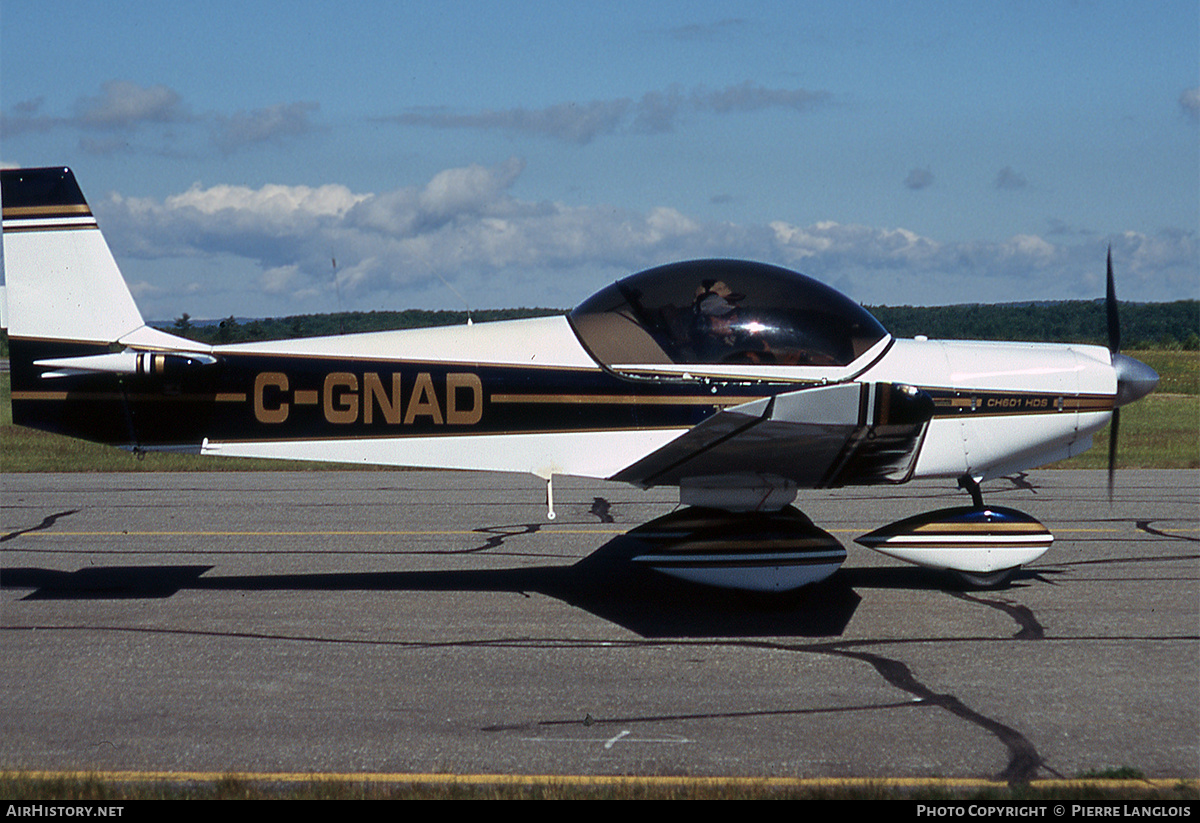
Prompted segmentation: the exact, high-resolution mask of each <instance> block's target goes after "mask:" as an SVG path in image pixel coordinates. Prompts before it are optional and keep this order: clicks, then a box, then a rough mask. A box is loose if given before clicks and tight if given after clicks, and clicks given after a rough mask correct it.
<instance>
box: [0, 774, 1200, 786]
mask: <svg viewBox="0 0 1200 823" xmlns="http://www.w3.org/2000/svg"><path fill="white" fill-rule="evenodd" d="M0 774H3V775H5V776H6V777H10V778H11V777H17V778H23V779H26V780H89V779H92V780H109V781H113V782H119V783H128V782H138V781H146V782H154V781H159V782H163V781H165V782H182V781H189V780H191V781H214V782H215V781H218V780H227V779H230V778H233V779H235V780H247V781H261V782H271V783H310V782H318V781H329V782H334V781H336V782H346V783H423V784H436V785H447V786H453V785H483V786H496V785H502V786H529V785H554V786H562V785H572V786H629V785H633V786H747V787H764V788H822V787H830V788H868V787H885V788H886V787H892V788H938V787H940V788H953V787H957V788H989V787H994V788H998V789H1007V788H1008V783H1006V782H1004V781H1000V780H985V779H981V778H953V777H878V778H873V777H750V776H741V777H716V776H708V777H677V776H645V777H642V776H630V775H608V774H600V775H582V774H563V775H558V774H446V773H442V772H229V771H224V772H203V771H111V772H103V771H90V772H88V771H5V772H0ZM1198 784H1200V781H1197V780H1196V779H1195V778H1179V777H1172V778H1143V779H1138V780H1032V781H1030V783H1029V786H1030V787H1031V788H1035V789H1039V788H1040V789H1049V788H1084V787H1090V788H1104V789H1119V788H1139V789H1144V788H1154V789H1173V788H1176V787H1179V786H1184V787H1188V788H1191V787H1195V786H1197V785H1198Z"/></svg>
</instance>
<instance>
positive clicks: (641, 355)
mask: <svg viewBox="0 0 1200 823" xmlns="http://www.w3.org/2000/svg"><path fill="white" fill-rule="evenodd" d="M569 318H570V321H571V325H572V326H573V327H574V329H575V332H576V334H578V335H579V339H580V340H581V341H582V342H583V344H584V345H585V346H586V347H587V348H588V350H589V351H590V352H591V353H592V355H593V356H595V357H596V359H597V360H598V361H600V363H602V364H603V365H605V366H608V367H610V368H615V367H617V366H621V365H634V364H637V365H642V364H645V365H652V364H677V365H688V364H712V363H741V364H774V365H794V366H845V365H848V364H849V363H852V362H853V361H854V360H856V359H857V358H858V357H859V356H860V355H862V354H863V353H864V352H866V351H867V350H868V349H869V348H871V347H872V346H873V345H874V344H875V343H877V342H879V341H880V340H881V339H883V338H884V337H886V336H887V330H886V329H884V328H883V326H881V325H880V324H879V321H878V320H876V319H875V318H874V317H872V316H871V314H870V312H868V311H867V310H866V309H864V308H863V307H862V306H860V305H858V304H857V303H855V302H854V301H853V300H851V299H850V298H848V297H846V296H845V295H844V294H842V293H841V292H839V291H836V290H835V289H832V288H830V287H829V286H826V285H825V284H824V283H819V282H817V281H816V280H813V279H812V278H811V277H806V276H805V275H803V274H799V273H798V272H794V271H790V270H788V269H784V268H780V267H778V266H771V265H768V264H766V263H754V262H748V261H742V260H692V261H688V262H685V263H672V264H670V265H666V266H659V267H657V268H653V269H647V270H646V271H643V272H640V273H638V274H634V275H631V276H629V277H626V278H624V279H623V280H619V281H617V282H616V283H613V284H612V285H611V286H609V287H607V288H605V289H602V290H601V291H599V292H597V293H596V294H594V295H592V296H591V297H589V298H588V299H587V300H585V301H584V302H583V303H581V304H580V305H579V306H578V307H577V308H576V309H575V310H574V311H573V312H571V314H570V315H569Z"/></svg>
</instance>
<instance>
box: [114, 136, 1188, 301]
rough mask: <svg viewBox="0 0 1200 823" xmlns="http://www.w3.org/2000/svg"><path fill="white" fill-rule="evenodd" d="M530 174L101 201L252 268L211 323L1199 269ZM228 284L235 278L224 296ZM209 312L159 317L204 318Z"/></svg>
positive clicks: (1074, 291) (948, 286)
mask: <svg viewBox="0 0 1200 823" xmlns="http://www.w3.org/2000/svg"><path fill="white" fill-rule="evenodd" d="M524 168H525V163H524V161H523V160H521V159H520V158H510V159H509V160H507V161H504V162H502V163H498V164H496V165H493V166H482V165H471V166H464V167H460V168H452V169H445V170H443V171H441V172H438V173H437V174H435V175H433V176H432V177H430V178H429V179H428V180H427V181H425V182H424V183H422V184H419V185H412V186H406V187H401V188H396V189H391V190H387V191H382V192H378V193H364V192H354V191H351V190H350V189H348V188H347V187H345V186H340V185H332V184H331V185H326V186H319V187H306V186H281V185H267V186H262V187H260V188H248V187H243V186H228V185H213V186H201V185H195V186H193V187H192V188H190V189H188V190H187V191H184V192H181V193H179V194H176V195H173V196H170V197H167V198H163V199H161V200H159V199H152V198H148V199H141V198H122V197H119V196H116V195H114V196H111V197H110V198H109V199H107V200H105V201H102V202H100V203H98V204H95V205H96V206H97V213H98V215H99V216H100V220H101V225H102V226H104V227H105V231H106V233H107V234H108V235H109V237H110V239H115V240H116V242H115V243H114V247H115V248H118V249H119V250H120V252H121V254H122V255H124V256H126V257H132V258H138V259H140V260H148V261H158V263H159V267H160V268H163V269H164V270H165V271H171V270H172V269H173V268H174V266H173V265H172V264H164V261H168V260H172V259H176V260H178V259H192V260H195V259H202V260H210V261H226V262H222V264H221V265H220V266H215V265H214V266H213V270H225V269H229V270H232V271H234V272H238V273H239V274H236V275H228V276H227V275H224V274H222V275H217V276H214V279H213V280H212V281H211V282H210V283H209V284H208V286H209V288H208V291H210V292H213V293H216V294H221V293H232V292H233V291H234V289H235V286H236V288H240V289H241V290H242V292H241V293H240V296H239V297H238V298H237V300H238V302H237V303H236V304H234V305H223V306H222V307H221V308H219V309H216V310H210V311H208V312H207V314H208V315H209V316H227V315H228V314H230V313H237V314H247V313H251V314H272V313H273V314H290V313H299V312H303V311H332V310H334V309H335V308H337V307H339V306H341V305H344V306H345V307H346V308H350V307H369V308H377V307H385V306H386V307H388V308H403V307H408V306H413V305H432V306H444V305H448V304H457V303H458V300H457V298H454V297H453V295H452V292H456V293H463V294H467V295H470V301H469V302H470V303H471V304H472V306H473V307H476V308H484V307H488V306H514V305H558V306H563V307H566V306H570V305H574V304H575V303H577V302H579V301H580V300H582V299H583V298H584V297H586V296H587V295H588V294H590V293H591V292H592V291H594V290H595V289H596V288H597V287H599V286H601V285H603V284H604V283H605V282H611V280H612V279H614V278H615V277H619V276H622V275H623V274H627V273H630V272H633V271H637V270H639V269H643V268H646V267H649V266H652V265H657V264H660V263H665V262H670V261H674V260H684V259H690V258H702V257H740V258H749V259H758V260H764V261H770V262H775V263H778V264H781V265H785V266H791V267H793V268H796V269H798V270H800V271H804V272H806V273H808V274H810V275H813V276H815V277H818V278H819V279H822V280H824V281H825V282H828V283H830V284H831V285H834V286H835V287H837V288H840V289H842V290H844V291H846V292H847V293H848V294H850V295H851V296H852V297H854V298H855V299H858V300H861V301H864V302H871V303H889V302H890V303H931V302H933V303H950V302H970V301H989V300H990V301H1002V300H1012V299H1017V298H1018V297H1026V298H1027V297H1029V296H1030V295H1031V294H1036V295H1038V296H1041V297H1044V298H1045V299H1054V298H1068V297H1070V298H1079V297H1094V296H1097V295H1100V294H1102V293H1103V282H1102V279H1103V259H1104V247H1105V245H1106V244H1108V243H1112V246H1113V250H1114V256H1115V257H1117V259H1118V260H1120V261H1121V263H1120V267H1121V270H1122V273H1121V275H1120V276H1121V278H1122V294H1123V296H1125V297H1126V299H1177V297H1178V296H1179V295H1180V294H1183V295H1187V294H1191V293H1192V292H1193V291H1194V279H1195V271H1196V270H1197V268H1198V264H1197V245H1196V236H1195V233H1194V232H1187V231H1176V232H1165V233H1161V234H1159V235H1154V236H1148V235H1144V234H1138V233H1128V234H1123V235H1117V236H1111V237H1107V238H1101V237H1086V238H1083V239H1078V238H1075V240H1076V242H1075V244H1072V245H1067V244H1065V243H1063V242H1058V241H1057V240H1055V239H1053V236H1052V235H1051V236H1039V235H1034V234H1024V235H1017V236H1014V237H1011V238H1009V239H1007V240H1003V241H966V242H963V241H959V242H947V241H942V240H938V239H936V238H932V237H927V236H923V235H921V234H919V233H917V232H914V231H912V230H910V229H906V228H901V227H878V226H867V225H859V224H847V223H839V222H835V221H818V222H815V223H811V224H808V225H800V224H796V223H791V222H788V221H784V220H776V221H772V222H770V223H768V224H766V225H754V224H737V223H729V222H713V221H705V220H701V219H698V218H696V217H693V216H691V215H688V214H685V213H683V212H681V211H679V210H678V209H674V208H671V207H668V206H658V207H654V208H651V209H648V210H646V211H644V212H639V211H632V210H622V209H614V208H612V207H610V206H600V205H583V206H579V205H566V204H562V203H554V202H537V203H535V202H529V201H525V200H521V199H519V198H516V197H513V195H512V193H511V191H512V188H513V186H514V185H515V183H516V181H517V180H518V179H519V177H520V175H521V173H522V171H523V170H524ZM331 257H336V258H337V261H338V263H337V267H336V273H335V272H334V271H333V267H332V266H331V259H330V258H331ZM247 272H249V273H248V274H247ZM218 277H227V278H228V280H229V281H230V282H226V283H225V285H224V286H222V282H224V281H220V282H218V280H217V278H218ZM234 280H236V281H237V282H236V283H235V284H234V283H233V281H234ZM335 298H336V299H335ZM342 301H345V303H343V302H342ZM247 303H249V304H250V305H247ZM251 305H252V306H264V308H252V307H251ZM267 305H270V306H273V307H274V308H266V307H265V306H267ZM189 306H190V307H189ZM197 306H198V304H197V303H195V302H189V303H188V304H187V305H186V306H185V305H171V306H170V307H169V308H165V309H163V310H161V311H160V313H159V314H151V315H150V316H164V317H165V316H173V315H172V314H171V312H174V313H176V314H177V313H178V312H179V311H182V310H187V311H189V312H190V313H192V314H194V315H195V316H203V314H204V312H203V310H202V309H200V308H198V307H197Z"/></svg>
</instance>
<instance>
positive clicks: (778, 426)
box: [613, 383, 933, 488]
mask: <svg viewBox="0 0 1200 823" xmlns="http://www.w3.org/2000/svg"><path fill="white" fill-rule="evenodd" d="M932 416H933V400H932V398H930V397H929V395H927V394H925V393H924V392H922V391H919V390H917V389H914V388H912V387H911V386H904V385H901V384H896V383H839V384H836V385H832V386H817V387H812V388H806V389H801V390H799V391H792V392H786V393H783V394H777V395H774V396H772V397H767V398H763V399H761V400H754V401H751V402H749V403H744V404H742V405H740V406H734V407H732V408H729V409H725V410H723V411H721V412H718V413H717V414H715V415H713V416H712V417H710V418H708V419H707V420H705V421H704V422H703V423H700V424H699V425H697V426H695V427H693V428H692V429H690V430H688V431H687V432H686V433H685V434H683V435H681V436H679V437H677V438H676V439H674V440H672V441H671V442H670V443H668V444H666V445H665V446H663V447H662V448H660V449H658V450H656V451H654V452H651V453H650V454H648V455H647V456H646V457H644V458H642V459H641V460H638V461H637V462H636V463H634V464H632V465H631V466H629V467H627V468H625V469H622V470H621V471H620V472H618V473H617V474H616V475H615V476H614V477H613V479H614V480H622V481H625V482H627V483H636V484H638V485H641V486H662V485H672V486H678V485H681V484H683V483H685V482H686V481H687V480H688V479H689V478H714V477H722V476H727V477H730V478H731V480H730V483H731V484H736V483H737V481H736V480H733V479H732V478H736V477H739V476H754V477H763V476H773V477H777V478H781V479H783V480H785V481H788V482H790V483H792V484H794V485H796V486H799V487H802V488H822V487H830V486H843V485H856V484H865V483H881V482H891V483H900V482H903V481H904V480H906V479H908V477H909V475H910V474H911V473H912V468H913V465H914V464H915V462H916V457H917V453H918V452H919V451H920V445H921V440H922V438H923V437H924V434H925V430H926V428H927V427H928V425H929V420H930V418H931V417H932Z"/></svg>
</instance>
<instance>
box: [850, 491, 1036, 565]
mask: <svg viewBox="0 0 1200 823" xmlns="http://www.w3.org/2000/svg"><path fill="white" fill-rule="evenodd" d="M855 542H857V543H858V544H859V545H862V546H866V547H867V548H869V549H874V550H875V551H877V552H880V553H881V554H886V555H888V556H889V557H895V558H897V559H899V560H904V561H907V562H909V563H914V564H916V565H918V566H924V567H926V568H931V569H947V570H950V571H955V572H961V573H966V575H974V576H976V577H977V578H978V579H979V580H980V581H984V580H991V579H992V578H993V576H995V575H996V574H998V573H1002V572H1006V571H1009V570H1012V569H1015V568H1016V567H1018V566H1023V565H1025V564H1027V563H1032V562H1033V561H1034V560H1037V559H1038V558H1039V557H1041V556H1042V555H1043V554H1045V553H1046V552H1047V551H1048V550H1049V549H1050V546H1051V544H1053V542H1054V535H1052V534H1051V533H1050V531H1049V529H1047V528H1046V527H1045V526H1043V525H1042V524H1041V523H1040V522H1038V521H1037V520H1036V519H1034V518H1033V517H1030V516H1029V515H1028V514H1025V513H1024V512H1020V511H1017V510H1016V509H1008V508H1004V507H1002V506H956V507H954V508H949V509H938V510H937V511H932V512H926V513H925V514H919V515H917V516H915V517H909V518H907V519H905V520H900V521H897V522H895V523H891V524H889V525H887V526H884V527H882V528H879V529H876V530H875V531H873V532H871V533H870V534H866V535H863V536H862V537H860V538H858V539H857V540H856V541H855ZM968 579H969V578H968Z"/></svg>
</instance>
